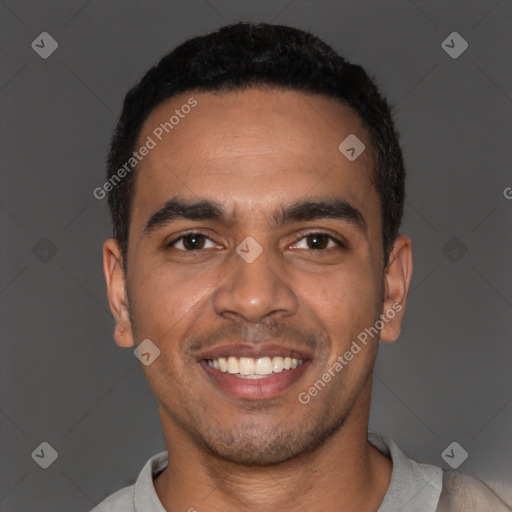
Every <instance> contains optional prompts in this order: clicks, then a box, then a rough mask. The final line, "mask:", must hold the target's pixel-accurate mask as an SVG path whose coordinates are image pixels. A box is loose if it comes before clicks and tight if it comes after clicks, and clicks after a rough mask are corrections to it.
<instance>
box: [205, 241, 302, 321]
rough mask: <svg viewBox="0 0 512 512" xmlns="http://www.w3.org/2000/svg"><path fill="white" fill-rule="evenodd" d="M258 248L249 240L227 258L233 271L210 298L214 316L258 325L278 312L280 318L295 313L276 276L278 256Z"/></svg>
mask: <svg viewBox="0 0 512 512" xmlns="http://www.w3.org/2000/svg"><path fill="white" fill-rule="evenodd" d="M262 244H263V245H262ZM262 244H260V243H259V242H257V241H256V240H255V239H254V238H253V237H250V236H249V237H246V238H245V239H244V240H243V241H242V242H241V243H240V244H239V245H238V246H237V248H236V252H234V253H233V254H232V257H231V258H230V265H233V267H234V268H233V271H232V272H230V273H229V275H228V277H227V279H226V280H223V282H222V285H221V286H220V288H219V289H218V290H217V291H216V293H215V294H214V308H215V310H216V313H217V314H219V315H226V314H228V315H237V316H240V317H243V318H244V319H245V320H246V321H249V322H255V323H258V322H260V321H261V320H262V319H263V318H264V317H265V316H267V315H270V314H277V312H278V311H279V312H280V314H283V315H289V314H293V313H294V312H295V311H296V309H297V305H298V304H297V298H296V297H295V294H294V292H293V290H292V289H291V288H290V287H289V286H288V284H287V283H286V282H285V281H284V279H282V278H281V277H280V276H279V274H278V269H279V267H280V262H279V254H277V253H276V254H274V251H272V250H271V249H270V248H269V247H268V246H266V245H265V244H264V242H262Z"/></svg>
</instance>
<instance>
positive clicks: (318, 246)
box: [295, 232, 343, 251]
mask: <svg viewBox="0 0 512 512" xmlns="http://www.w3.org/2000/svg"><path fill="white" fill-rule="evenodd" d="M303 241H305V247H304V242H303ZM300 244H302V247H301V246H300ZM329 244H331V245H329ZM336 246H339V247H343V244H342V243H341V242H340V241H339V240H336V239H335V238H334V237H332V236H331V235H328V234H327V233H319V232H314V233H308V234H307V235H305V236H303V237H302V238H301V239H300V240H299V241H298V242H296V243H295V247H298V248H299V249H307V250H310V251H316V250H322V249H330V248H331V247H336Z"/></svg>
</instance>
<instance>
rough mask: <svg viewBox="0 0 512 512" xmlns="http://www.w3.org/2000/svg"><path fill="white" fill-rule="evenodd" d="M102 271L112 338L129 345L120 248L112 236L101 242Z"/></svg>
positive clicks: (124, 282)
mask: <svg viewBox="0 0 512 512" xmlns="http://www.w3.org/2000/svg"><path fill="white" fill-rule="evenodd" d="M103 273H104V275H105V281H106V283H107V293H108V300H109V303H110V311H112V315H113V316H114V320H115V321H116V327H115V329H114V340H115V342H116V343H117V344H118V345H119V346H120V347H131V346H133V345H134V342H133V334H132V325H131V321H130V306H129V303H128V294H127V293H126V276H125V274H124V269H123V257H122V254H121V249H120V247H119V244H118V242H117V240H115V239H114V238H109V239H108V240H107V241H106V242H105V243H104V244H103Z"/></svg>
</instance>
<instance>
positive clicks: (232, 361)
mask: <svg viewBox="0 0 512 512" xmlns="http://www.w3.org/2000/svg"><path fill="white" fill-rule="evenodd" d="M207 362H208V366H210V367H211V368H215V369H216V370H220V371H221V372H228V373H232V374H239V376H247V375H270V374H271V373H281V372H282V371H283V370H289V369H290V368H297V366H300V365H301V364H302V363H303V360H302V359H295V358H293V357H280V356H276V357H260V358H258V359H253V358H252V357H234V356H230V357H219V358H218V359H207Z"/></svg>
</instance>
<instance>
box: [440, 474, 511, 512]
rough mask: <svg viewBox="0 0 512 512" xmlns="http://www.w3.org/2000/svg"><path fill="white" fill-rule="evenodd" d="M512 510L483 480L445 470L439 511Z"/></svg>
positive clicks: (477, 511) (485, 511)
mask: <svg viewBox="0 0 512 512" xmlns="http://www.w3.org/2000/svg"><path fill="white" fill-rule="evenodd" d="M491 510H492V511H493V512H511V511H512V509H511V508H510V507H508V506H507V505H506V504H505V503H504V502H503V501H502V500H501V499H500V498H499V497H498V496H497V495H496V494H495V493H494V492H493V491H492V490H491V489H490V488H489V487H487V486H486V485H485V484H484V483H483V482H481V481H480V480H477V479H476V478H473V477H471V476H469V475H465V474H463V473H456V472H454V471H444V472H443V487H442V491H441V496H440V497H439V505H438V509H437V512H459V511H460V512H488V511H491Z"/></svg>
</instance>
